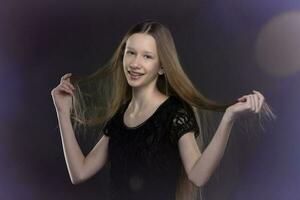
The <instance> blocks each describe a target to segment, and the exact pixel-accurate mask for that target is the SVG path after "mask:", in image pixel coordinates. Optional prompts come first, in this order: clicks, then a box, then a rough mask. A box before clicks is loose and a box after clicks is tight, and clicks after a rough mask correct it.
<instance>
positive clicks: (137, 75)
mask: <svg viewBox="0 0 300 200" xmlns="http://www.w3.org/2000/svg"><path fill="white" fill-rule="evenodd" d="M127 73H128V74H129V75H130V78H131V79H132V80H137V79H139V78H141V77H142V76H143V75H144V74H142V73H137V72H133V71H129V70H127Z"/></svg>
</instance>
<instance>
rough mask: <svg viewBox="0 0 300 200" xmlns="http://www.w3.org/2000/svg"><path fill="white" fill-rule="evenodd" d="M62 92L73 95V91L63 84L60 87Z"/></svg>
mask: <svg viewBox="0 0 300 200" xmlns="http://www.w3.org/2000/svg"><path fill="white" fill-rule="evenodd" d="M60 90H62V91H64V92H66V93H68V94H71V95H73V92H72V90H71V89H70V88H68V87H67V86H66V85H63V84H61V85H60Z"/></svg>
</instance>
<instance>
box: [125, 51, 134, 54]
mask: <svg viewBox="0 0 300 200" xmlns="http://www.w3.org/2000/svg"><path fill="white" fill-rule="evenodd" d="M126 54H134V53H133V52H132V51H126Z"/></svg>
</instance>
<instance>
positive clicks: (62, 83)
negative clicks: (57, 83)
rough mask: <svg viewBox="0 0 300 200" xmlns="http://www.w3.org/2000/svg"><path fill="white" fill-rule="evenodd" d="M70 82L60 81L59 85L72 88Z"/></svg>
mask: <svg viewBox="0 0 300 200" xmlns="http://www.w3.org/2000/svg"><path fill="white" fill-rule="evenodd" d="M70 84H71V83H69V82H67V81H63V82H61V85H64V86H65V87H67V88H68V89H70V90H73V88H72V87H73V86H72V85H70Z"/></svg>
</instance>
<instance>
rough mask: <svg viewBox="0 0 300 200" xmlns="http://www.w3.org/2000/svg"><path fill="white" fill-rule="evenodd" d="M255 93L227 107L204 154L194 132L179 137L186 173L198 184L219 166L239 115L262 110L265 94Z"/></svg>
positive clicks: (180, 151)
mask: <svg viewBox="0 0 300 200" xmlns="http://www.w3.org/2000/svg"><path fill="white" fill-rule="evenodd" d="M253 93H254V94H249V95H245V96H243V97H241V98H239V99H238V101H237V103H235V104H233V105H232V106H230V107H228V108H227V109H226V111H225V113H224V115H223V117H222V120H221V122H220V124H219V126H218V129H217V130H216V133H215V135H214V137H213V138H212V140H211V142H210V143H209V145H208V146H207V147H206V149H205V150H204V151H203V153H202V154H201V152H200V150H199V148H198V145H197V142H196V140H195V137H194V133H193V132H189V133H186V134H184V135H183V136H182V137H181V138H180V139H179V141H178V146H179V147H178V148H179V153H180V156H181V159H182V162H183V165H184V168H185V171H186V174H187V176H188V178H189V180H190V181H191V182H193V183H194V184H195V185H196V186H198V187H201V186H203V185H204V184H205V183H206V182H207V181H208V180H209V178H210V176H211V175H212V174H213V172H214V170H215V168H216V167H217V166H218V164H219V162H220V160H221V158H222V157H223V154H224V151H225V148H226V145H227V142H228V138H229V135H230V132H231V129H232V127H233V124H234V122H235V120H236V119H237V117H238V116H239V115H241V114H243V113H250V112H251V113H259V112H260V110H261V107H262V104H263V102H264V96H263V95H262V94H261V93H260V92H258V91H255V90H254V91H253Z"/></svg>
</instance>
